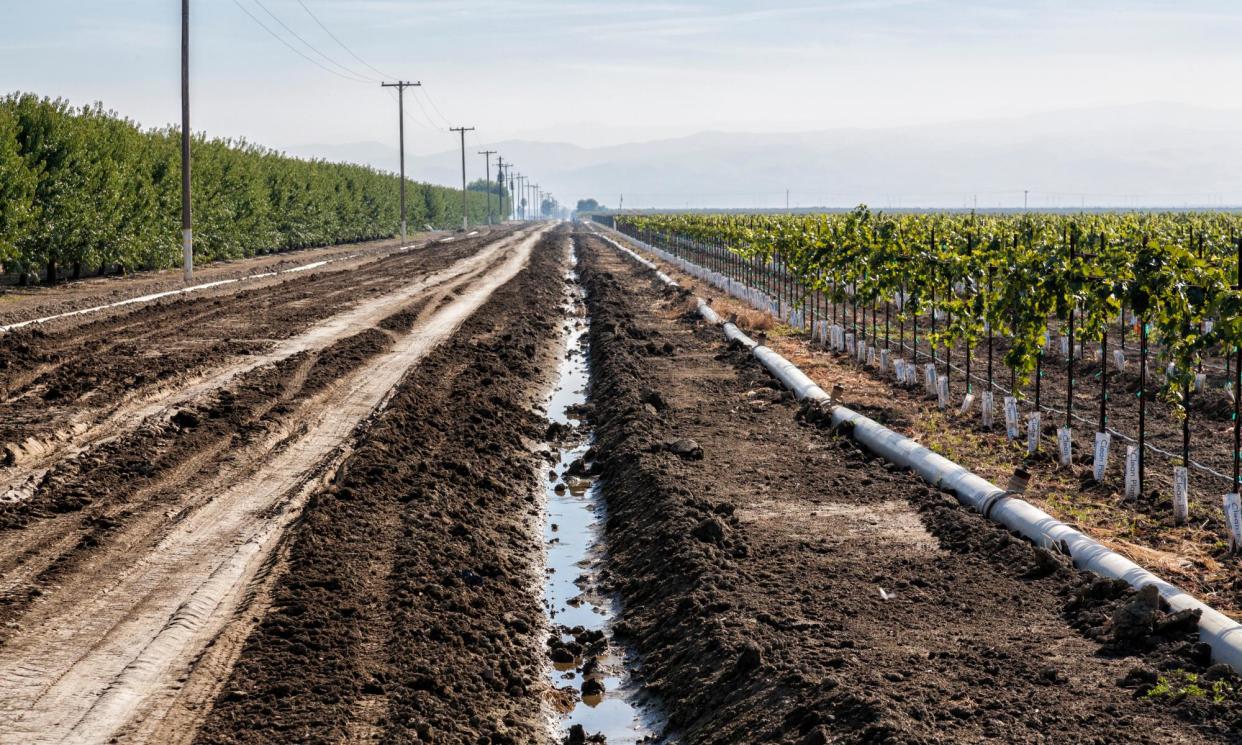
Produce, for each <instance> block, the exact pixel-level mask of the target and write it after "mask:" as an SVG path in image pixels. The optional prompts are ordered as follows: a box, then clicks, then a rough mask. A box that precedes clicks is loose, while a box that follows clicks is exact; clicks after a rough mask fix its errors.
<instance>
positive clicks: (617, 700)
mask: <svg viewBox="0 0 1242 745" xmlns="http://www.w3.org/2000/svg"><path fill="white" fill-rule="evenodd" d="M576 264H577V257H576V255H575V256H574V257H573V258H572V260H571V266H570V270H569V272H568V273H567V275H566V278H567V279H568V280H569V284H568V285H567V288H568V289H567V292H566V298H565V311H566V312H565V320H564V321H563V322H562V333H563V335H564V339H565V350H566V352H565V354H564V356H563V357H562V358H561V361H560V364H559V366H558V369H557V384H556V389H555V391H554V392H553V393H552V396H551V397H550V399H549V401H548V407H547V411H548V419H549V420H550V421H551V422H552V423H553V427H552V429H553V430H554V431H556V430H559V432H560V433H561V434H560V436H558V437H557V438H555V439H556V440H557V441H556V442H552V443H550V446H551V447H552V448H553V450H554V452H558V453H559V454H558V458H557V462H556V464H555V465H554V466H553V467H552V468H551V469H550V470H549V471H548V473H546V474H544V488H545V489H546V491H547V521H546V522H545V524H544V541H545V545H546V547H547V570H546V571H547V575H546V578H545V584H544V605H545V607H546V608H547V612H548V616H549V618H550V619H551V626H552V634H551V637H552V638H551V639H549V645H548V652H549V656H550V658H551V662H550V664H549V666H548V675H549V681H550V682H551V684H552V687H553V688H554V689H556V691H557V694H558V695H557V696H556V699H555V700H556V704H557V709H558V711H559V712H560V713H562V714H563V716H562V717H561V720H560V725H559V726H560V729H561V732H562V736H563V737H569V738H570V741H571V742H575V741H581V740H579V739H578V737H579V736H580V735H578V732H577V731H575V730H577V728H578V727H580V728H581V730H579V731H580V732H582V733H584V734H585V735H586V736H587V737H588V738H589V737H590V736H592V735H595V734H602V735H604V736H605V737H606V738H607V742H609V743H613V744H623V743H639V742H652V741H654V735H653V733H654V732H655V731H657V724H658V722H657V720H656V719H655V718H654V717H653V716H652V715H651V714H649V713H648V712H646V711H644V710H643V708H642V707H641V706H640V705H639V704H638V702H637V701H636V697H637V694H638V691H637V686H636V685H635V684H634V683H633V681H632V680H631V679H630V675H629V673H628V670H627V664H628V663H627V659H626V654H625V651H624V650H623V649H622V648H620V647H619V646H618V645H617V644H616V643H615V642H613V640H612V637H611V633H610V632H609V624H610V622H611V620H612V618H613V616H614V613H615V612H616V610H617V609H616V608H615V604H614V603H613V602H612V600H611V599H609V598H606V597H599V596H597V595H595V594H593V593H592V592H591V584H592V583H591V581H590V573H591V571H592V569H593V567H594V565H595V560H596V559H597V558H598V556H599V554H600V547H599V545H598V543H599V539H600V533H601V526H602V524H603V519H604V506H603V497H602V495H600V494H599V487H598V483H597V482H596V480H595V479H594V478H593V477H592V475H591V456H592V451H591V440H592V437H591V433H590V432H589V431H588V430H587V429H586V428H585V427H584V426H583V424H584V423H583V422H582V420H581V419H580V416H581V408H580V407H581V406H582V405H583V404H585V403H586V395H587V382H588V378H589V371H588V369H587V357H588V355H587V335H586V334H587V324H588V319H587V315H586V305H585V303H584V302H583V300H584V297H585V292H584V290H583V288H582V286H581V285H579V284H578V281H577V280H578V277H577V272H576V271H575V270H574V267H575V266H576ZM556 425H560V426H556ZM550 439H552V438H551V437H550ZM558 449H559V450H558ZM588 741H590V740H588Z"/></svg>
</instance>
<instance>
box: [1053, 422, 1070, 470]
mask: <svg viewBox="0 0 1242 745" xmlns="http://www.w3.org/2000/svg"><path fill="white" fill-rule="evenodd" d="M1057 451H1058V452H1059V453H1060V456H1061V465H1063V466H1070V465H1073V463H1074V430H1072V429H1070V428H1069V427H1061V428H1060V429H1058V430H1057Z"/></svg>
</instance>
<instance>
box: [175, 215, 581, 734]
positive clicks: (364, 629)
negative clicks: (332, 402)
mask: <svg viewBox="0 0 1242 745" xmlns="http://www.w3.org/2000/svg"><path fill="white" fill-rule="evenodd" d="M563 241H564V238H563V236H554V237H550V238H549V239H547V240H545V241H544V242H543V243H542V244H541V245H540V246H539V247H538V248H537V249H536V252H535V254H534V256H533V258H532V264H531V267H530V269H529V270H528V271H527V272H525V273H523V274H522V275H520V276H519V277H518V278H517V279H515V280H513V281H512V282H510V283H509V284H508V285H506V286H504V287H502V288H501V289H499V290H498V291H497V292H496V293H495V294H494V295H493V297H492V299H491V301H490V302H489V303H488V304H487V305H485V306H484V307H483V308H482V309H481V310H480V311H479V312H478V313H477V314H476V315H475V316H474V317H472V318H471V319H470V320H469V321H468V322H467V323H466V324H465V325H464V326H463V327H462V328H461V330H460V331H459V333H458V334H457V335H456V336H455V337H454V338H453V339H451V340H450V341H448V342H446V343H445V344H444V345H443V346H441V347H440V348H439V349H437V350H436V351H435V352H433V353H432V354H431V355H429V356H428V357H427V359H425V360H424V361H423V362H422V364H420V366H419V368H418V369H417V370H416V371H414V372H413V373H412V374H411V375H410V376H409V377H408V378H407V379H406V381H405V382H404V383H403V384H402V386H401V387H400V389H399V390H398V392H397V394H396V395H395V396H394V398H393V400H392V402H391V403H390V405H389V406H388V408H387V409H386V410H385V412H384V413H383V414H382V415H381V416H380V417H379V419H378V421H377V422H376V423H375V425H374V426H373V427H372V428H371V429H370V431H369V432H368V434H367V437H366V441H365V443H364V444H363V445H362V446H361V447H359V448H358V450H357V451H356V452H354V453H353V455H351V456H350V458H349V459H348V460H346V461H345V463H344V464H343V466H342V467H341V468H340V469H339V471H338V474H337V478H336V479H335V481H334V483H333V485H332V486H331V487H330V488H328V489H326V490H325V491H324V492H323V493H322V494H320V495H318V496H316V498H315V499H314V500H313V502H312V503H311V504H310V505H309V506H308V508H307V510H306V511H305V513H304V517H303V520H302V522H301V523H300V524H299V526H298V527H297V529H296V530H295V531H294V532H293V534H292V535H291V537H290V542H291V548H290V558H289V561H288V563H287V566H286V568H285V570H284V571H283V573H282V575H281V577H280V578H279V579H278V581H277V582H276V585H275V588H274V590H273V593H272V595H273V600H272V606H273V609H272V611H271V612H270V613H269V614H268V615H267V617H266V618H264V619H263V621H262V622H261V623H260V624H259V626H258V627H257V628H256V629H255V630H254V632H253V634H251V636H250V638H249V639H248V641H247V642H246V645H245V648H244V650H243V651H242V653H241V655H240V657H239V659H238V661H237V664H236V665H235V667H234V669H233V673H232V676H231V678H230V679H229V682H228V683H227V684H226V685H224V686H223V688H222V692H221V695H220V697H219V698H218V699H217V701H216V702H215V704H214V708H213V709H212V711H211V713H210V715H209V716H208V717H207V719H206V722H205V724H204V726H203V729H202V731H201V733H200V735H199V736H198V738H197V741H198V742H200V743H283V742H290V741H297V742H308V743H328V742H333V743H335V742H367V741H373V742H385V743H402V742H446V743H475V742H492V743H528V742H535V741H538V740H539V739H540V734H541V727H542V726H543V722H542V721H541V710H542V705H541V699H540V695H541V688H540V682H539V681H540V678H541V670H540V667H539V664H540V659H541V645H542V641H543V636H542V634H543V631H544V629H543V624H542V620H541V617H542V613H541V609H540V606H539V603H538V595H537V590H536V588H537V585H538V582H539V576H538V573H537V557H538V555H539V552H540V546H539V543H538V532H537V531H536V530H535V528H534V526H533V524H532V521H533V519H534V516H535V515H537V514H538V505H537V503H536V500H535V495H536V493H537V491H538V488H539V487H538V484H539V482H538V480H537V477H536V468H537V467H538V466H539V464H540V463H539V460H538V459H537V458H536V457H535V456H534V455H533V454H532V452H531V451H530V449H529V447H530V444H531V443H532V442H535V441H538V440H540V439H541V437H542V428H543V426H544V420H543V418H542V417H541V416H539V415H538V414H537V413H536V412H535V411H533V405H534V402H535V401H536V400H537V398H538V394H539V391H540V388H541V387H542V385H543V381H542V375H541V373H542V372H543V371H544V370H546V369H547V367H548V366H549V362H550V360H549V359H548V356H549V351H550V349H551V347H552V345H553V344H554V343H555V340H556V339H555V333H554V332H555V328H556V326H555V324H556V320H557V312H558V301H559V299H560V282H561V280H560V277H561V276H562V273H563V269H562V264H561V262H563V260H564V256H565V251H564V247H563Z"/></svg>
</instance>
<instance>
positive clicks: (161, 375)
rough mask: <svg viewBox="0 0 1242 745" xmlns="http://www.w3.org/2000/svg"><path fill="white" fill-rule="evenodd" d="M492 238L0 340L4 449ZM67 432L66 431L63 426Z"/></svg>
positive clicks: (265, 343) (281, 335) (448, 261)
mask: <svg viewBox="0 0 1242 745" xmlns="http://www.w3.org/2000/svg"><path fill="white" fill-rule="evenodd" d="M488 242H494V240H491V239H489V238H487V237H479V238H475V239H471V240H468V241H462V242H459V243H453V244H449V245H447V246H437V247H436V248H435V249H433V250H423V251H413V252H408V253H403V254H399V255H394V256H388V257H385V258H381V259H377V260H375V261H372V262H370V263H368V264H366V265H364V266H362V267H358V268H355V269H353V270H349V271H323V272H313V273H308V274H306V275H298V276H295V277H293V278H289V279H285V280H283V281H281V282H280V283H277V284H273V285H269V286H265V287H260V288H256V289H243V288H239V291H234V292H231V293H228V294H221V295H217V296H212V297H199V296H187V297H185V298H181V299H176V300H168V301H157V302H154V303H150V304H147V305H143V306H136V307H132V308H126V309H123V312H119V313H118V314H116V315H110V316H104V317H103V318H100V319H99V320H89V321H87V322H86V323H82V324H79V325H73V326H71V327H69V328H64V329H60V330H56V329H52V330H44V329H42V328H32V329H23V330H19V331H16V332H13V333H9V334H4V335H2V336H0V372H2V373H3V378H2V382H0V389H2V390H4V391H6V400H5V401H4V403H3V404H0V442H21V441H23V440H25V439H27V438H30V437H37V438H41V437H46V436H47V435H48V434H50V433H54V432H56V431H58V430H59V429H63V428H64V426H65V425H64V420H65V419H66V417H67V416H68V415H71V414H72V413H74V412H77V411H80V410H86V411H89V412H91V413H92V414H95V415H97V414H98V413H99V412H100V411H101V410H107V409H108V408H109V407H110V406H115V404H116V403H117V402H118V400H119V399H122V398H123V397H125V396H132V395H133V394H134V393H135V392H136V391H137V390H140V389H149V388H152V387H157V386H168V385H173V384H176V383H177V382H179V381H180V380H183V379H184V377H185V376H186V375H187V374H188V373H192V372H194V371H196V370H200V369H202V368H204V367H205V366H207V365H211V364H220V363H221V362H223V361H224V360H225V359H227V358H229V357H236V356H237V355H245V354H255V353H258V352H261V351H263V350H265V349H266V348H268V347H270V346H272V344H273V343H274V342H275V341H277V340H280V339H287V338H289V337H291V336H294V335H296V334H297V333H298V332H300V331H301V330H303V329H305V328H307V327H309V326H311V325H313V324H314V323H315V322H317V321H320V320H322V319H325V318H328V317H329V316H331V315H333V314H335V313H339V312H340V311H341V310H344V309H346V308H348V307H350V306H353V305H355V304H357V303H359V302H360V301H362V300H365V299H367V298H370V297H373V296H377V295H380V294H383V293H385V292H389V291H391V290H393V289H396V288H400V287H403V286H405V285H407V284H408V283H409V281H410V279H411V278H412V277H417V276H419V275H426V274H430V273H432V272H435V271H437V270H441V269H444V268H446V267H449V266H451V265H452V264H454V263H456V262H458V261H460V260H461V259H463V258H465V257H467V256H470V255H472V254H474V253H475V252H476V251H478V249H479V248H480V246H482V245H485V244H486V243H488ZM58 425H59V426H58Z"/></svg>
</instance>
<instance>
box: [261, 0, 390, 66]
mask: <svg viewBox="0 0 1242 745" xmlns="http://www.w3.org/2000/svg"><path fill="white" fill-rule="evenodd" d="M254 4H255V5H257V6H259V7H260V8H262V9H263V12H264V13H267V14H268V15H269V16H271V17H272V20H273V21H276V22H277V23H279V24H280V25H281V28H283V29H284V30H286V31H288V32H289V33H290V34H292V35H293V38H295V39H297V40H298V41H300V42H302V43H303V44H305V45H306V47H307V48H308V49H310V50H311V51H312V52H314V53H315V54H317V55H319V56H320V57H323V58H324V59H325V60H327V61H328V62H329V63H330V64H332V65H334V66H336V67H339V68H340V69H341V70H344V71H345V73H347V74H348V75H351V76H353V77H355V78H357V79H358V81H359V82H362V83H367V82H371V83H378V82H380V80H379V79H378V78H372V77H370V76H369V75H362V74H359V73H358V72H356V71H354V70H351V69H349V68H348V67H346V66H345V65H342V64H341V63H340V62H337V61H336V60H334V59H332V58H331V57H329V56H328V55H326V54H324V53H323V52H321V51H319V49H318V48H317V47H316V46H315V45H314V44H311V43H310V42H309V41H307V40H306V39H304V38H302V35H301V34H299V33H298V32H297V31H294V30H293V29H292V28H290V27H289V24H287V23H285V22H284V21H282V20H280V18H279V17H278V16H277V15H276V14H275V13H273V12H272V11H270V10H268V8H267V6H266V5H264V4H263V2H262V0H254Z"/></svg>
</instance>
